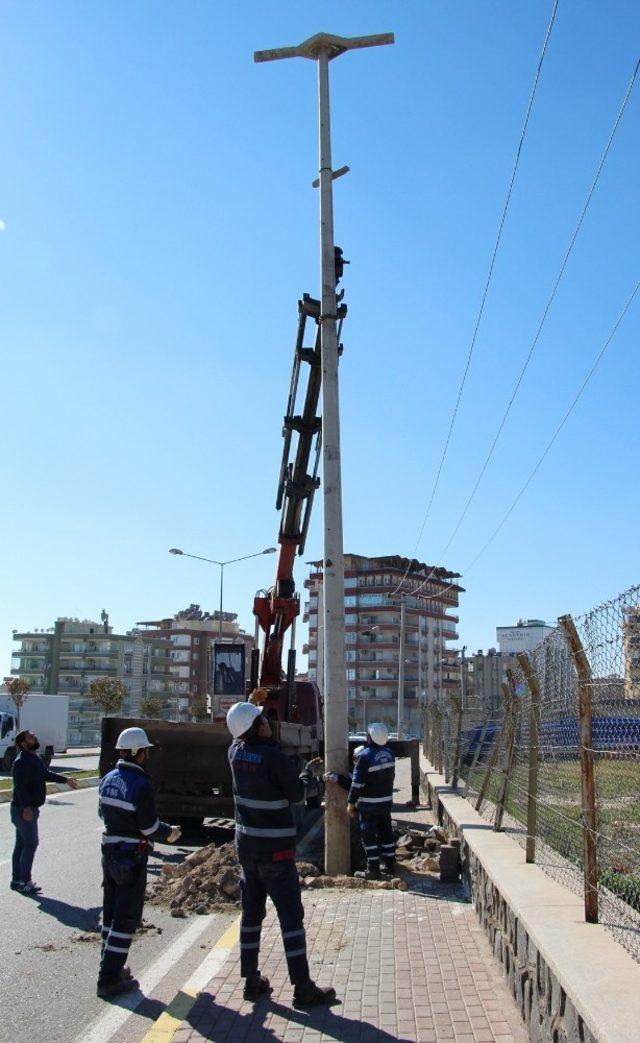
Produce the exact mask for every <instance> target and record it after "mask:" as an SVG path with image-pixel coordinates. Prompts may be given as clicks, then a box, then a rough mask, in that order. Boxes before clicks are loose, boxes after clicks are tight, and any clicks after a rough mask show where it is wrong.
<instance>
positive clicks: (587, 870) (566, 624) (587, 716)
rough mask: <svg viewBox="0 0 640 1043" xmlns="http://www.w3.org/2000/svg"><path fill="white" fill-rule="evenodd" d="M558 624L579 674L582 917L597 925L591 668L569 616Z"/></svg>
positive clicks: (564, 617) (560, 618) (561, 618)
mask: <svg viewBox="0 0 640 1043" xmlns="http://www.w3.org/2000/svg"><path fill="white" fill-rule="evenodd" d="M558 623H559V624H560V626H561V627H562V629H563V630H564V633H565V637H566V639H567V642H568V644H569V647H570V649H571V651H572V653H573V658H574V660H575V664H576V670H577V672H578V693H579V712H580V768H581V772H580V774H581V779H582V831H583V838H584V914H585V919H586V921H587V923H597V922H598V861H597V852H596V790H595V778H594V768H593V722H592V718H591V666H590V665H589V660H588V658H587V654H586V652H585V650H584V648H583V647H582V642H581V640H580V637H579V635H578V631H577V630H576V625H575V623H574V622H573V619H572V618H571V616H570V615H567V616H560V617H559V619H558Z"/></svg>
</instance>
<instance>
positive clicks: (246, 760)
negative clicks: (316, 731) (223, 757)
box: [229, 737, 305, 862]
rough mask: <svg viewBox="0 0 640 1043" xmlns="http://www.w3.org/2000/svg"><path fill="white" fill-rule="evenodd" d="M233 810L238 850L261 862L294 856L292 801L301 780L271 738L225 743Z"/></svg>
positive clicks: (296, 797)
mask: <svg viewBox="0 0 640 1043" xmlns="http://www.w3.org/2000/svg"><path fill="white" fill-rule="evenodd" d="M229 764H230V766H231V774H232V776H233V797H234V801H235V808H236V849H237V852H238V857H239V858H240V860H242V858H243V856H246V857H247V858H255V859H259V860H264V861H268V862H271V861H279V860H280V859H285V858H293V855H294V852H295V845H296V827H295V824H294V820H293V811H292V805H293V804H298V803H300V801H302V800H303V799H304V781H303V780H304V778H305V774H304V773H303V775H302V777H300V775H299V774H298V770H297V768H296V765H295V764H294V762H293V761H292V759H291V758H290V757H287V755H286V754H285V753H283V752H282V750H281V749H280V748H279V746H278V745H277V743H276V742H274V740H272V739H255V740H250V739H243V738H242V737H241V738H239V739H235V740H234V742H232V743H231V746H230V747H229Z"/></svg>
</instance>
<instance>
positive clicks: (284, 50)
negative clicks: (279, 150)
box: [254, 33, 394, 876]
mask: <svg viewBox="0 0 640 1043" xmlns="http://www.w3.org/2000/svg"><path fill="white" fill-rule="evenodd" d="M393 42H394V38H393V34H392V33H383V34H381V35H377V36H359V37H342V36H334V35H332V34H330V33H317V34H316V35H315V36H312V37H311V38H310V39H309V40H305V41H304V42H303V43H301V44H300V45H298V46H297V47H280V48H277V49H274V50H269V51H256V52H255V54H254V60H255V61H256V62H269V61H276V60H279V59H281V58H310V59H311V60H313V61H315V62H317V65H318V114H319V153H320V178H319V186H320V261H321V282H322V307H321V314H320V347H321V358H322V471H323V503H324V561H323V568H324V579H323V582H324V686H325V766H326V770H327V771H329V772H336V773H340V774H345V773H346V772H347V770H348V734H349V721H348V706H347V677H346V670H345V657H344V652H345V648H344V645H345V641H344V555H343V541H342V479H341V467H340V421H339V396H338V334H337V322H336V319H337V315H336V312H337V302H336V264H335V244H334V238H333V179H334V177H336V176H339V174H340V173H345V172H346V171H344V170H341V171H335V172H334V171H333V169H332V165H331V122H330V112H329V62H330V61H331V60H332V59H333V58H337V57H339V55H341V54H344V52H345V51H349V50H354V49H356V48H362V47H375V46H378V45H380V44H390V43H393ZM350 868H351V857H350V830H349V820H348V818H347V815H346V811H345V808H344V804H343V802H342V801H338V800H337V798H336V799H333V795H328V797H327V802H326V813H325V870H326V872H327V873H328V874H329V875H330V876H335V875H336V874H338V873H346V872H349V870H350Z"/></svg>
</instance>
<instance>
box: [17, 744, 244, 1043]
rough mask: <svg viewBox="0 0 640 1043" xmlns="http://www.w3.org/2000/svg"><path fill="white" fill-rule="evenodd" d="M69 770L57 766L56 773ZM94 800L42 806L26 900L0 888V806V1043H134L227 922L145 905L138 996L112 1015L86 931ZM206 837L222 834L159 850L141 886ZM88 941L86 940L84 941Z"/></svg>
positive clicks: (96, 906)
mask: <svg viewBox="0 0 640 1043" xmlns="http://www.w3.org/2000/svg"><path fill="white" fill-rule="evenodd" d="M85 760H86V758H82V761H79V764H83V762H84V761H85ZM72 764H73V766H74V767H75V766H76V765H75V764H74V763H73V762H69V761H68V760H66V761H65V762H63V763H62V764H60V767H61V769H64V768H65V767H67V768H68V767H70V766H71V765H72ZM96 802H97V791H96V790H95V789H86V790H78V791H77V792H75V793H73V792H71V791H64V792H61V793H59V794H56V795H55V796H52V797H49V799H48V800H47V803H46V805H45V807H44V808H43V809H42V812H41V816H40V847H39V849H38V851H37V854H36V861H35V864H34V872H33V876H34V879H35V880H36V881H37V882H38V883H39V884H40V885H41V886H42V888H43V890H42V894H41V895H39V896H37V897H36V898H35V899H34V898H27V897H25V896H23V895H20V894H17V893H15V892H13V891H10V890H9V882H10V879H11V866H10V859H11V850H12V847H13V838H14V831H13V827H12V825H11V821H10V818H9V805H8V804H4V805H0V937H1V939H2V959H1V960H0V995H1V996H2V1013H1V1015H0V1040H1V1041H2V1043H27V1041H33V1043H73V1041H77V1043H80V1041H82V1040H85V1039H91V1040H93V1041H98V1040H99V1041H100V1043H107V1041H113V1043H135V1041H137V1040H139V1039H141V1038H142V1036H143V1035H144V1033H145V1032H146V1031H148V1029H149V1027H150V1025H151V1023H152V1022H153V1020H155V1019H156V1018H157V1017H158V1016H159V1014H160V1013H161V1011H162V1008H163V1005H164V1004H166V1003H168V1002H170V1001H171V999H172V998H173V996H174V995H175V993H176V991H178V989H179V988H180V987H181V985H182V984H184V982H185V981H186V980H187V978H188V977H189V975H190V974H191V972H192V970H194V969H195V967H196V966H197V965H198V964H199V963H200V962H201V960H202V959H203V957H204V956H205V955H206V954H207V952H208V951H209V949H210V948H211V946H212V944H213V943H214V942H215V941H216V940H217V938H218V937H219V936H220V935H221V934H222V933H223V932H224V931H225V930H226V928H227V927H228V925H229V923H230V922H232V920H233V918H234V917H233V916H231V915H226V914H223V915H217V916H207V917H192V918H190V919H188V920H178V919H173V918H172V917H170V916H169V914H168V911H167V910H165V909H163V908H159V907H158V906H150V905H149V904H147V907H146V909H145V917H144V921H145V923H146V925H147V929H146V930H145V931H144V932H143V934H142V935H141V936H140V937H138V938H136V940H135V941H134V944H133V946H132V950H131V956H130V966H131V968H132V970H133V972H134V973H135V974H136V976H137V977H139V978H142V979H143V984H145V981H146V985H147V987H146V989H145V993H146V995H145V996H143V995H141V994H139V993H138V994H136V995H135V996H134V997H129V998H127V1004H129V1003H130V1004H131V1005H132V1006H133V1005H135V1004H137V1013H133V1014H131V1015H130V1014H129V1012H128V1011H127V1010H126V1009H125V1010H124V1011H123V1012H122V1014H121V1015H120V1014H119V1013H118V1012H119V1011H120V1010H121V1007H120V1006H119V1005H114V1004H105V1003H104V1001H102V1000H99V999H97V997H96V995H95V985H96V975H97V967H98V959H99V940H98V939H97V937H95V938H94V937H92V932H93V931H95V930H96V928H97V925H98V922H99V913H100V904H101V887H100V879H101V874H100V832H101V826H100V823H99V819H98V816H97V811H96ZM214 839H221V835H220V834H219V833H218V834H217V835H216V834H215V832H214V831H211V830H209V831H207V830H206V829H205V830H203V831H202V833H201V834H199V835H198V836H195V837H193V838H187V841H186V842H185V844H182V843H180V844H179V845H178V847H177V849H176V848H175V847H174V848H171V847H169V846H167V845H158V846H157V848H156V854H155V856H154V857H153V858H152V860H151V862H150V879H151V880H152V879H153V874H157V873H158V872H159V871H160V866H161V864H162V861H163V860H164V859H172V860H173V859H182V858H183V857H184V856H185V854H188V852H189V851H190V850H192V849H193V848H195V847H199V846H200V845H201V844H203V843H209V842H211V841H212V840H214ZM189 840H191V843H189ZM234 915H235V914H234ZM87 934H89V940H83V936H86V935H87ZM114 1012H115V1013H114ZM107 1014H110V1017H109V1018H107Z"/></svg>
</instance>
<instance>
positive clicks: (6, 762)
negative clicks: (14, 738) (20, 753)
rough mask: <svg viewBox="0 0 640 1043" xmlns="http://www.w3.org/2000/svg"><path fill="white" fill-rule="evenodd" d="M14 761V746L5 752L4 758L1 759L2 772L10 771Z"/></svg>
mask: <svg viewBox="0 0 640 1043" xmlns="http://www.w3.org/2000/svg"><path fill="white" fill-rule="evenodd" d="M15 759H16V748H15V746H10V747H9V749H8V750H5V754H4V757H3V758H2V770H3V771H7V772H9V771H11V769H12V767H13V762H14V760H15Z"/></svg>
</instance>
